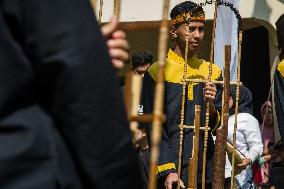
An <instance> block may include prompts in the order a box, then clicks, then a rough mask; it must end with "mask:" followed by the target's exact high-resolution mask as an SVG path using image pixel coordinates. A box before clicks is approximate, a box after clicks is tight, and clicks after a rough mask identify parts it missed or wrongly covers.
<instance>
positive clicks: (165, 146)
mask: <svg viewBox="0 0 284 189" xmlns="http://www.w3.org/2000/svg"><path fill="white" fill-rule="evenodd" d="M165 88H166V87H165ZM165 90H166V89H165ZM154 92H155V80H154V79H153V78H152V77H151V75H150V74H149V73H148V72H146V73H145V76H144V80H143V105H144V113H153V102H154ZM143 127H144V128H146V129H147V131H148V133H149V134H148V136H149V137H148V141H149V144H151V142H150V136H151V129H152V127H151V124H145V125H143ZM161 132H162V133H161V134H162V136H161V143H160V157H159V163H158V167H157V174H158V176H159V177H163V176H166V175H168V174H169V173H172V172H176V165H177V162H174V161H173V159H174V158H173V150H172V148H171V145H170V143H169V137H168V132H167V127H166V124H163V127H162V131H161Z"/></svg>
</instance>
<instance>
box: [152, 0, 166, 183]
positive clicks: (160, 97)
mask: <svg viewBox="0 0 284 189" xmlns="http://www.w3.org/2000/svg"><path fill="white" fill-rule="evenodd" d="M169 3H170V2H169V0H164V5H163V15H162V20H163V21H162V24H161V27H160V36H159V49H158V52H159V54H158V58H159V63H158V66H159V69H158V73H157V82H156V86H155V96H154V111H153V114H154V120H153V124H152V135H151V144H152V147H151V156H150V172H149V185H148V188H149V189H155V188H156V170H157V161H158V157H159V154H160V149H159V145H160V140H161V126H162V121H161V119H159V118H158V117H161V116H163V105H164V90H165V89H164V88H165V87H164V66H165V63H166V51H167V44H168V21H167V20H168V14H169Z"/></svg>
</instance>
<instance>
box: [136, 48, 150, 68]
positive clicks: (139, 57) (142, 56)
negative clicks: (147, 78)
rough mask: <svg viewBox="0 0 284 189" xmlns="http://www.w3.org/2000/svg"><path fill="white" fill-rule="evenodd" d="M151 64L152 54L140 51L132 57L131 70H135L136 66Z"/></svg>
mask: <svg viewBox="0 0 284 189" xmlns="http://www.w3.org/2000/svg"><path fill="white" fill-rule="evenodd" d="M152 62H153V54H152V53H151V52H149V51H142V52H138V53H135V54H134V55H133V56H132V68H136V67H137V66H141V65H145V64H149V63H150V64H152Z"/></svg>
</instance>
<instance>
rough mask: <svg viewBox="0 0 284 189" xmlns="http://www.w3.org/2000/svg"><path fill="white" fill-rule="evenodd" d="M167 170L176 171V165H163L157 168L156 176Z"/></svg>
mask: <svg viewBox="0 0 284 189" xmlns="http://www.w3.org/2000/svg"><path fill="white" fill-rule="evenodd" d="M169 169H176V165H175V164H174V163H166V164H163V165H159V166H157V172H156V173H157V174H158V173H161V172H163V171H166V170H169Z"/></svg>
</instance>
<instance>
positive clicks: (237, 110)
mask: <svg viewBox="0 0 284 189" xmlns="http://www.w3.org/2000/svg"><path fill="white" fill-rule="evenodd" d="M242 39H243V31H242V30H240V32H239V45H238V70H237V74H238V75H237V81H238V82H239V81H240V79H241V54H242V52H241V51H242ZM239 95H240V86H239V85H237V91H236V105H235V123H234V134H233V149H236V139H237V135H236V131H237V127H238V124H237V123H238V119H237V116H238V112H239ZM235 156H236V152H235V150H233V154H232V172H231V188H233V187H234V177H235Z"/></svg>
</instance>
